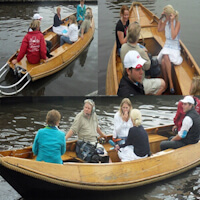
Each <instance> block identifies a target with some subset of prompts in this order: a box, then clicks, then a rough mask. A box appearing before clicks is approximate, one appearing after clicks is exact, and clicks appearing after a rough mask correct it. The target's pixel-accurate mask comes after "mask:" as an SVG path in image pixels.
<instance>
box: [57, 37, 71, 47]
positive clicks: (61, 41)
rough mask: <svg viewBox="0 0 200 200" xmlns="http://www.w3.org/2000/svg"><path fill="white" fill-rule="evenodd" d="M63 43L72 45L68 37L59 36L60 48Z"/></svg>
mask: <svg viewBox="0 0 200 200" xmlns="http://www.w3.org/2000/svg"><path fill="white" fill-rule="evenodd" d="M64 43H68V44H72V43H73V42H71V41H70V39H69V37H66V36H61V37H60V46H62V45H63V44H64Z"/></svg>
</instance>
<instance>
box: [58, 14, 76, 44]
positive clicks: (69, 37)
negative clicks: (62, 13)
mask: <svg viewBox="0 0 200 200" xmlns="http://www.w3.org/2000/svg"><path fill="white" fill-rule="evenodd" d="M69 24H70V25H69V29H68V31H67V33H63V35H62V36H61V37H60V46H62V45H63V44H64V43H69V44H72V43H74V42H76V41H77V40H78V26H77V22H76V17H75V16H74V15H71V16H70V17H69Z"/></svg>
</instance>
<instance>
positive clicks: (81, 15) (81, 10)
mask: <svg viewBox="0 0 200 200" xmlns="http://www.w3.org/2000/svg"><path fill="white" fill-rule="evenodd" d="M76 10H77V12H76V18H77V22H78V25H79V26H80V25H81V24H82V22H83V21H84V20H85V13H86V6H85V4H84V0H80V4H79V5H78V6H77V9H76Z"/></svg>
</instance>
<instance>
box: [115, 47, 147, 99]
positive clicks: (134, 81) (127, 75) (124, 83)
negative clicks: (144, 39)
mask: <svg viewBox="0 0 200 200" xmlns="http://www.w3.org/2000/svg"><path fill="white" fill-rule="evenodd" d="M145 62H146V60H144V59H143V58H142V57H141V56H140V54H139V53H138V52H137V51H133V50H132V51H129V52H128V53H127V54H126V55H125V57H124V71H123V77H122V79H121V80H120V83H119V88H118V92H117V95H118V96H120V97H129V96H135V95H144V87H143V84H142V77H143V73H144V71H143V69H142V66H143V65H144V63H145Z"/></svg>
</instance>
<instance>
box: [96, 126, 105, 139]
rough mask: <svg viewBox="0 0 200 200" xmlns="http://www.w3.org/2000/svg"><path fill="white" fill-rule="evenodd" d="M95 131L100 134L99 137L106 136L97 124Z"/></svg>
mask: <svg viewBox="0 0 200 200" xmlns="http://www.w3.org/2000/svg"><path fill="white" fill-rule="evenodd" d="M97 133H98V134H99V135H100V136H101V137H104V138H107V135H106V134H104V133H103V132H102V131H101V129H100V128H99V126H97Z"/></svg>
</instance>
